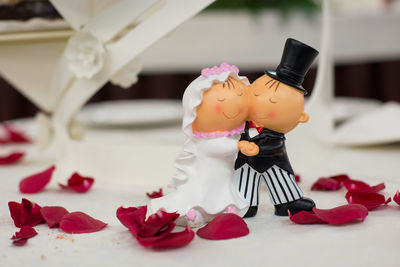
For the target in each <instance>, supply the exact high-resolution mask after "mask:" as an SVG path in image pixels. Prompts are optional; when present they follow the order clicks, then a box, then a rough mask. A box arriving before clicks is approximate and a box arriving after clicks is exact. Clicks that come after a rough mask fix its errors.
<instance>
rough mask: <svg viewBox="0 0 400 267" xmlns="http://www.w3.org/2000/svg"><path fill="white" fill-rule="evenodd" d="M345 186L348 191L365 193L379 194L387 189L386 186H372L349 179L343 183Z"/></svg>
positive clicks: (381, 184)
mask: <svg viewBox="0 0 400 267" xmlns="http://www.w3.org/2000/svg"><path fill="white" fill-rule="evenodd" d="M343 184H344V186H345V187H346V188H347V190H357V191H365V192H375V193H376V192H379V191H381V190H383V189H385V184H384V183H380V184H377V185H375V186H370V185H369V184H367V183H364V182H363V181H358V180H353V179H348V180H346V181H344V182H343Z"/></svg>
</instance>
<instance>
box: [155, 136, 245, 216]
mask: <svg viewBox="0 0 400 267" xmlns="http://www.w3.org/2000/svg"><path fill="white" fill-rule="evenodd" d="M239 137H240V135H239V134H236V135H234V136H229V137H225V136H221V137H215V138H194V139H193V148H194V151H193V152H194V153H193V154H194V157H193V159H192V161H190V163H189V164H187V165H186V166H185V174H186V177H187V180H186V182H185V183H183V184H182V185H180V186H179V187H178V188H177V189H176V191H175V192H172V193H170V194H168V195H166V196H164V197H161V198H157V199H153V200H152V201H151V208H152V211H153V212H157V211H158V210H164V211H167V212H178V213H179V214H180V215H181V216H185V215H186V214H187V212H188V211H190V210H192V209H194V210H195V211H196V212H198V213H201V216H202V217H203V220H204V221H203V223H205V222H208V221H210V220H211V219H212V218H214V217H215V216H216V215H218V214H220V213H224V212H226V211H227V210H228V208H229V209H230V210H232V208H234V209H233V210H235V213H236V214H237V215H239V216H243V215H244V214H245V213H246V211H247V209H248V203H247V202H246V201H245V200H244V199H243V198H242V197H241V196H240V195H239V192H237V189H236V186H235V179H234V177H235V175H234V173H235V172H234V163H235V159H236V156H237V152H238V150H237V142H238V140H239Z"/></svg>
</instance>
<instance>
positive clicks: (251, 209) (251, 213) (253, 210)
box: [243, 206, 258, 218]
mask: <svg viewBox="0 0 400 267" xmlns="http://www.w3.org/2000/svg"><path fill="white" fill-rule="evenodd" d="M257 210H258V206H251V207H249V209H248V210H247V212H246V214H245V215H244V216H243V218H250V217H254V216H256V214H257Z"/></svg>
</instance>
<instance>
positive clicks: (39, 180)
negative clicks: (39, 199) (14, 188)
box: [19, 165, 56, 194]
mask: <svg viewBox="0 0 400 267" xmlns="http://www.w3.org/2000/svg"><path fill="white" fill-rule="evenodd" d="M55 168H56V167H55V166H54V165H53V166H51V167H50V168H48V169H47V170H44V171H42V172H39V173H37V174H34V175H31V176H29V177H27V178H24V179H22V180H21V182H20V183H19V191H21V193H25V194H35V193H38V192H40V191H42V190H43V189H44V188H45V186H46V185H47V184H48V183H49V182H50V180H51V176H52V175H53V172H54V170H55Z"/></svg>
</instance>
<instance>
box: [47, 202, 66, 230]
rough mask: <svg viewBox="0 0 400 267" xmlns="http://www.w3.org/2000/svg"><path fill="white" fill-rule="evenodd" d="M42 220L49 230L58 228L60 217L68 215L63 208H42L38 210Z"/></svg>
mask: <svg viewBox="0 0 400 267" xmlns="http://www.w3.org/2000/svg"><path fill="white" fill-rule="evenodd" d="M40 213H41V214H42V217H43V219H44V220H45V221H46V223H47V225H48V226H49V227H50V228H54V227H59V226H60V222H61V219H62V217H64V215H66V214H68V213H69V212H68V210H66V209H65V208H63V207H57V206H54V207H49V206H48V207H42V209H41V210H40Z"/></svg>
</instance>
